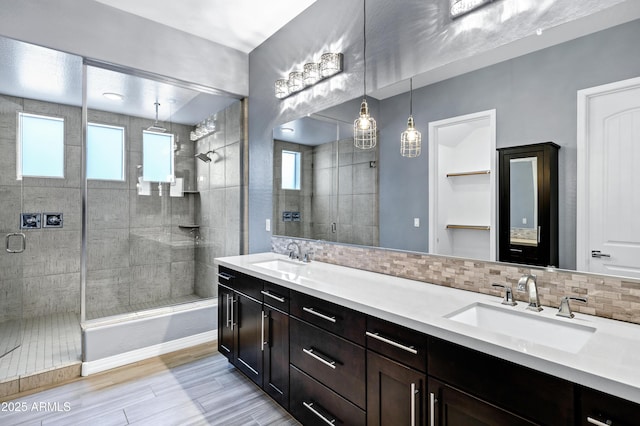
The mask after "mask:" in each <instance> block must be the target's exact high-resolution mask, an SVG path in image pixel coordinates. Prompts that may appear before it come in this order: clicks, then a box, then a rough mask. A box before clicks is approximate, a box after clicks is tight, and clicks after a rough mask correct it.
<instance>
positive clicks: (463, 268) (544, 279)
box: [271, 237, 640, 324]
mask: <svg viewBox="0 0 640 426" xmlns="http://www.w3.org/2000/svg"><path fill="white" fill-rule="evenodd" d="M291 241H292V239H291V238H285V237H272V239H271V246H272V251H274V252H276V253H282V254H285V253H286V247H287V244H288V243H289V242H291ZM294 241H296V242H298V243H299V244H300V247H301V249H302V251H303V252H307V251H311V252H313V259H315V260H318V261H321V262H327V263H332V264H336V265H341V266H347V267H351V268H357V269H363V270H367V271H372V272H378V273H382V274H387V275H393V276H397V277H402V278H408V279H412V280H417V281H423V282H427V283H432V284H437V285H442V286H446V287H452V288H458V289H462V290H468V291H473V292H477V293H485V294H492V295H495V296H498V297H499V296H500V295H501V292H500V291H499V289H495V288H493V287H492V286H491V285H492V284H493V283H500V284H505V283H506V284H508V285H510V286H512V287H513V288H514V289H515V287H516V285H517V283H518V280H519V278H520V277H521V276H522V275H523V274H529V273H533V274H535V275H536V276H537V282H538V291H539V294H540V301H541V303H542V304H543V305H546V306H553V307H558V306H559V305H560V299H561V298H562V297H563V296H565V295H580V296H587V297H588V303H586V304H582V303H574V304H573V305H572V306H571V307H572V309H573V310H574V311H577V312H582V313H585V314H590V315H597V316H600V317H605V318H612V319H616V320H621V321H628V322H632V323H636V324H640V280H636V279H631V278H619V277H610V276H606V275H596V274H586V273H580V272H572V271H562V270H548V269H546V268H536V267H524V266H519V265H514V264H506V263H497V262H485V261H479V260H470V259H460V258H453V257H445V256H433V255H429V254H425V253H415V252H404V251H397V250H389V249H383V248H376V247H358V246H351V245H341V244H333V243H327V242H322V241H315V240H297V239H296V240H294ZM514 297H515V298H516V299H517V300H520V301H525V297H526V296H525V294H524V293H520V292H517V291H514Z"/></svg>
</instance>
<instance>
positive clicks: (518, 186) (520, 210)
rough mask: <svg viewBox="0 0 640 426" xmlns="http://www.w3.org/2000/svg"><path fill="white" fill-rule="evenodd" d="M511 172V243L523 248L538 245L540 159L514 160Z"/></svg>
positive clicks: (512, 160)
mask: <svg viewBox="0 0 640 426" xmlns="http://www.w3.org/2000/svg"><path fill="white" fill-rule="evenodd" d="M510 163H511V166H510V170H509V172H510V173H509V180H510V182H511V186H510V189H509V191H510V200H509V211H510V212H511V218H510V221H509V223H510V224H511V226H510V227H509V241H510V243H511V244H515V245H523V246H533V247H535V246H537V245H538V214H537V212H538V188H537V187H538V158H537V157H527V158H513V159H511V160H510Z"/></svg>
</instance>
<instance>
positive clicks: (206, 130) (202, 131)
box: [189, 114, 217, 141]
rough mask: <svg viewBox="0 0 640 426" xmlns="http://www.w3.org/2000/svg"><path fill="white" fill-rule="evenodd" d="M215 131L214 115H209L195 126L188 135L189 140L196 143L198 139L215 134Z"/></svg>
mask: <svg viewBox="0 0 640 426" xmlns="http://www.w3.org/2000/svg"><path fill="white" fill-rule="evenodd" d="M216 129H217V126H216V119H215V116H214V114H211V115H210V116H209V117H207V118H205V119H204V120H202V121H201V122H200V123H198V124H196V128H195V130H192V131H191V133H190V134H189V139H191V140H192V141H197V140H198V139H200V138H203V137H205V136H207V135H210V134H211V133H213V132H215V131H216Z"/></svg>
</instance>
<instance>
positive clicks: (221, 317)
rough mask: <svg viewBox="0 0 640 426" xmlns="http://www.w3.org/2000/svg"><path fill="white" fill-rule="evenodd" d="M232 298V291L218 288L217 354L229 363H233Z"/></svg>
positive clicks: (233, 301) (233, 324) (233, 326)
mask: <svg viewBox="0 0 640 426" xmlns="http://www.w3.org/2000/svg"><path fill="white" fill-rule="evenodd" d="M234 297H235V296H234V293H233V290H231V289H230V288H227V287H224V286H218V352H220V353H221V354H222V355H224V356H226V357H227V358H228V359H229V361H231V362H234V358H233V354H234V351H233V349H234V344H233V341H234V328H235V319H234V314H233V308H234V303H235V299H234Z"/></svg>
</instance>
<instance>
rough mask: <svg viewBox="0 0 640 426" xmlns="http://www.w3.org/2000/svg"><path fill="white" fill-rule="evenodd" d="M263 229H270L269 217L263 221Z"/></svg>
mask: <svg viewBox="0 0 640 426" xmlns="http://www.w3.org/2000/svg"><path fill="white" fill-rule="evenodd" d="M264 230H265V231H267V232H268V231H271V219H267V220H266V221H265V223H264Z"/></svg>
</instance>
